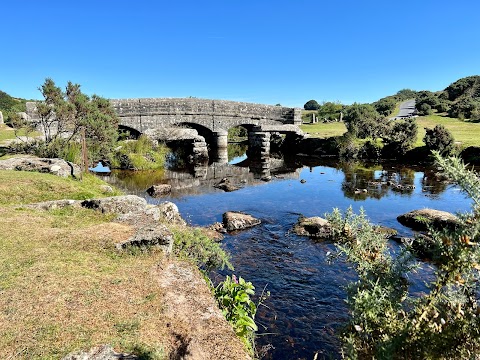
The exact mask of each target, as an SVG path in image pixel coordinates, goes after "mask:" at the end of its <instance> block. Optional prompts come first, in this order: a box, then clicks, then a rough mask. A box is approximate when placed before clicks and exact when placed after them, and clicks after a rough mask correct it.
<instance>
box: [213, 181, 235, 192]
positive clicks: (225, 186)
mask: <svg viewBox="0 0 480 360" xmlns="http://www.w3.org/2000/svg"><path fill="white" fill-rule="evenodd" d="M213 187H215V188H217V189H220V190H223V191H225V192H231V191H235V190H238V189H240V188H239V187H238V186H235V185H233V184H232V183H231V182H230V180H229V179H227V178H223V179H222V180H220V182H219V183H218V184H215V185H213Z"/></svg>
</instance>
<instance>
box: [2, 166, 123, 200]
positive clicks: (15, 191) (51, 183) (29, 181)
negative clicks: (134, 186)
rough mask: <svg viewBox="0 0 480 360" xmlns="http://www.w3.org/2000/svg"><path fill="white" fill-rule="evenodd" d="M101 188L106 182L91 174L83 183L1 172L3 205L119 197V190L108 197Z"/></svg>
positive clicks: (84, 178)
mask: <svg viewBox="0 0 480 360" xmlns="http://www.w3.org/2000/svg"><path fill="white" fill-rule="evenodd" d="M102 185H105V182H103V181H102V180H100V179H99V178H97V177H96V176H94V175H90V174H87V175H84V176H83V179H82V180H75V179H72V178H69V179H65V178H61V177H59V176H55V175H51V174H41V173H37V172H24V171H11V170H0V206H2V205H13V204H28V203H34V202H41V201H49V200H59V199H73V200H84V199H91V198H96V197H105V196H113V195H119V194H120V191H118V190H114V193H110V194H105V192H104V191H103V190H102V189H101V186H102Z"/></svg>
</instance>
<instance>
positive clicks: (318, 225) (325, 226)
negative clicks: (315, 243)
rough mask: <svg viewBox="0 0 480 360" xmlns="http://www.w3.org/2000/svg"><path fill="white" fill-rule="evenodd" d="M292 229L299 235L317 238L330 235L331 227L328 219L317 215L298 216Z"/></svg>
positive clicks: (325, 237) (326, 237) (324, 237)
mask: <svg viewBox="0 0 480 360" xmlns="http://www.w3.org/2000/svg"><path fill="white" fill-rule="evenodd" d="M293 231H294V232H295V233H296V234H297V235H300V236H309V237H313V238H317V239H328V238H330V237H331V236H332V227H331V224H330V222H329V221H328V220H326V219H324V218H321V217H319V216H314V217H309V218H307V217H300V218H299V219H298V222H297V223H296V224H295V226H294V227H293Z"/></svg>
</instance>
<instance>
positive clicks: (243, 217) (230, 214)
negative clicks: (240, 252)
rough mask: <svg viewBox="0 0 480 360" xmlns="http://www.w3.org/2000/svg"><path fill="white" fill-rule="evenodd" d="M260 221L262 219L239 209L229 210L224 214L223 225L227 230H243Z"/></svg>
mask: <svg viewBox="0 0 480 360" xmlns="http://www.w3.org/2000/svg"><path fill="white" fill-rule="evenodd" d="M260 223H261V221H260V220H258V219H256V218H254V217H253V216H251V215H248V214H244V213H241V212H237V211H227V212H226V213H224V214H223V225H224V227H225V229H227V231H235V230H243V229H247V228H249V227H252V226H255V225H258V224H260Z"/></svg>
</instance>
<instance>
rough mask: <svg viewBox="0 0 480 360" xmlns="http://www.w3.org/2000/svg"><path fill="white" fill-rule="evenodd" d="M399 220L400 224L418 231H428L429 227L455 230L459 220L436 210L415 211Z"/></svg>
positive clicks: (400, 217)
mask: <svg viewBox="0 0 480 360" xmlns="http://www.w3.org/2000/svg"><path fill="white" fill-rule="evenodd" d="M397 220H398V222H399V223H400V224H402V225H404V226H407V227H409V228H411V229H413V230H417V231H426V230H428V227H429V226H433V227H434V228H443V227H449V228H454V227H455V226H456V225H457V222H458V218H457V217H456V216H455V215H453V214H452V213H449V212H446V211H440V210H434V209H421V210H413V211H410V212H408V213H405V214H403V215H400V216H398V217H397Z"/></svg>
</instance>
